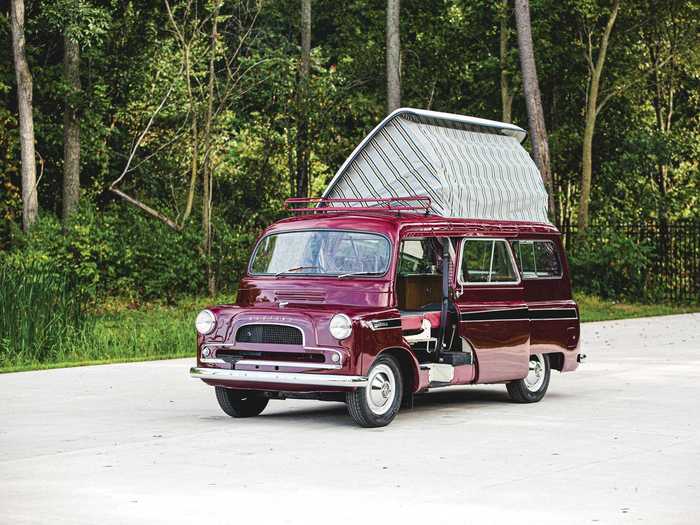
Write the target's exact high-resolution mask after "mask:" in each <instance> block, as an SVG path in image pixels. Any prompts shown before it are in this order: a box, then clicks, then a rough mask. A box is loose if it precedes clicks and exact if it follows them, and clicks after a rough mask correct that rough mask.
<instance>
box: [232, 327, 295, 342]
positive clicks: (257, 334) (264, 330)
mask: <svg viewBox="0 0 700 525" xmlns="http://www.w3.org/2000/svg"><path fill="white" fill-rule="evenodd" d="M236 342H237V343H264V344H269V345H299V346H301V345H302V344H303V341H302V336H301V330H299V329H298V328H294V327H293V326H285V325H281V324H248V325H245V326H241V327H240V328H239V329H238V332H236Z"/></svg>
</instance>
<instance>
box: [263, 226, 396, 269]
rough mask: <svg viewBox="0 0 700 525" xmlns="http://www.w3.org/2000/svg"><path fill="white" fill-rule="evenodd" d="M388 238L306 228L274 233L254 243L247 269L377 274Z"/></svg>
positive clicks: (387, 251)
mask: <svg viewBox="0 0 700 525" xmlns="http://www.w3.org/2000/svg"><path fill="white" fill-rule="evenodd" d="M390 254H391V249H390V245H389V241H388V240H387V239H386V238H385V237H383V236H381V235H376V234H373V233H362V232H350V231H332V230H330V231H329V230H324V231H319V230H308V231H298V232H287V233H275V234H272V235H268V236H266V237H264V238H263V239H262V240H261V241H260V243H259V244H258V247H257V249H256V250H255V254H254V255H253V260H252V261H251V263H250V271H251V273H253V274H257V275H261V274H262V275H277V276H280V275H284V274H290V275H334V276H337V277H340V278H342V277H352V276H353V275H381V274H383V273H384V272H386V270H387V267H388V265H389V258H390Z"/></svg>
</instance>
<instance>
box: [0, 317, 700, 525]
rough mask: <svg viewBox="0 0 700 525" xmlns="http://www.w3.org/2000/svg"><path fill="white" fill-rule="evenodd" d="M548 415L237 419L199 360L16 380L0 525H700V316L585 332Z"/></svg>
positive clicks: (1, 433)
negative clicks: (366, 420) (581, 359)
mask: <svg viewBox="0 0 700 525" xmlns="http://www.w3.org/2000/svg"><path fill="white" fill-rule="evenodd" d="M583 341H584V346H585V349H584V351H585V352H586V353H587V354H588V356H589V359H588V362H587V363H586V364H585V365H583V366H582V367H580V368H579V370H578V371H577V372H575V373H572V374H562V375H560V374H558V373H555V374H554V375H553V377H552V382H551V384H550V387H549V392H548V394H547V396H546V397H545V399H544V400H543V401H542V402H541V403H538V404H533V405H517V404H513V403H510V402H508V399H507V396H506V393H505V387H504V386H502V385H494V386H477V387H465V388H458V389H443V390H438V391H434V392H432V393H429V394H427V395H424V396H421V397H419V398H418V399H417V402H416V408H414V409H413V410H407V411H402V412H401V413H400V414H399V416H398V417H397V419H396V420H395V421H394V422H393V423H392V424H391V425H390V426H389V427H386V428H382V429H361V428H359V427H356V426H355V425H354V424H353V423H352V421H351V419H350V418H349V417H348V416H347V415H346V414H345V408H344V406H343V405H341V404H337V403H323V402H316V401H293V400H289V401H284V402H281V401H277V402H275V401H272V402H270V405H269V406H268V408H267V409H266V411H265V412H264V413H263V415H262V416H260V417H258V418H253V419H248V420H234V419H231V418H229V417H228V416H225V415H224V414H223V412H221V410H220V409H219V407H218V405H217V404H216V400H215V399H214V393H213V389H211V388H209V387H207V386H205V385H204V384H202V383H200V382H199V381H194V380H190V379H189V378H188V377H187V370H188V367H189V365H190V362H191V361H190V360H174V361H160V362H150V363H135V364H124V365H110V366H96V367H85V368H73V369H61V370H49V371H39V372H24V373H17V374H6V375H0V400H1V401H0V524H2V525H4V524H12V525H14V524H23V523H32V524H34V523H41V524H43V523H51V524H91V525H92V524H95V523H102V524H130V523H168V524H172V523H198V522H202V523H203V522H206V523H212V524H213V523H242V524H267V523H270V524H275V525H277V524H282V523H304V524H316V523H318V524H321V523H323V524H326V523H333V524H339V523H352V524H353V525H355V524H357V523H362V522H364V521H367V522H369V523H383V524H393V523H398V522H399V520H401V521H402V522H404V523H431V524H435V523H480V524H481V523H489V524H490V523H507V522H517V523H519V524H521V525H522V524H530V523H537V524H549V523H552V524H569V523H650V524H655V525H657V524H697V523H700V439H699V437H698V434H699V431H700V314H694V315H680V316H670V317H660V318H648V319H638V320H629V321H614V322H603V323H591V324H586V325H584V327H583Z"/></svg>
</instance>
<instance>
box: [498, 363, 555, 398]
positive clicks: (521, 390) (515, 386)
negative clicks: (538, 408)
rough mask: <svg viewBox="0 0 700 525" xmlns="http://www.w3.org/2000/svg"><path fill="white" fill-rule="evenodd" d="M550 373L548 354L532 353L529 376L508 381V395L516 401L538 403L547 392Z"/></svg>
mask: <svg viewBox="0 0 700 525" xmlns="http://www.w3.org/2000/svg"><path fill="white" fill-rule="evenodd" d="M550 375H551V369H550V366H549V357H548V356H547V354H532V355H531V356H530V367H529V370H528V374H527V376H526V377H524V378H523V379H520V380H518V381H513V382H512V383H508V384H507V385H506V388H507V389H508V395H510V398H511V399H512V400H513V401H515V402H516V403H536V402H537V401H539V400H540V399H542V398H543V397H544V395H545V394H546V393H547V387H548V386H549V377H550Z"/></svg>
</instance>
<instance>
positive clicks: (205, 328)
mask: <svg viewBox="0 0 700 525" xmlns="http://www.w3.org/2000/svg"><path fill="white" fill-rule="evenodd" d="M194 325H195V327H196V328H197V331H198V332H199V333H200V334H202V335H207V334H208V333H209V332H211V331H212V330H213V329H214V326H215V325H216V317H214V314H213V313H211V312H210V311H209V310H202V311H201V312H199V313H198V314H197V319H196V320H195V322H194Z"/></svg>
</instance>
